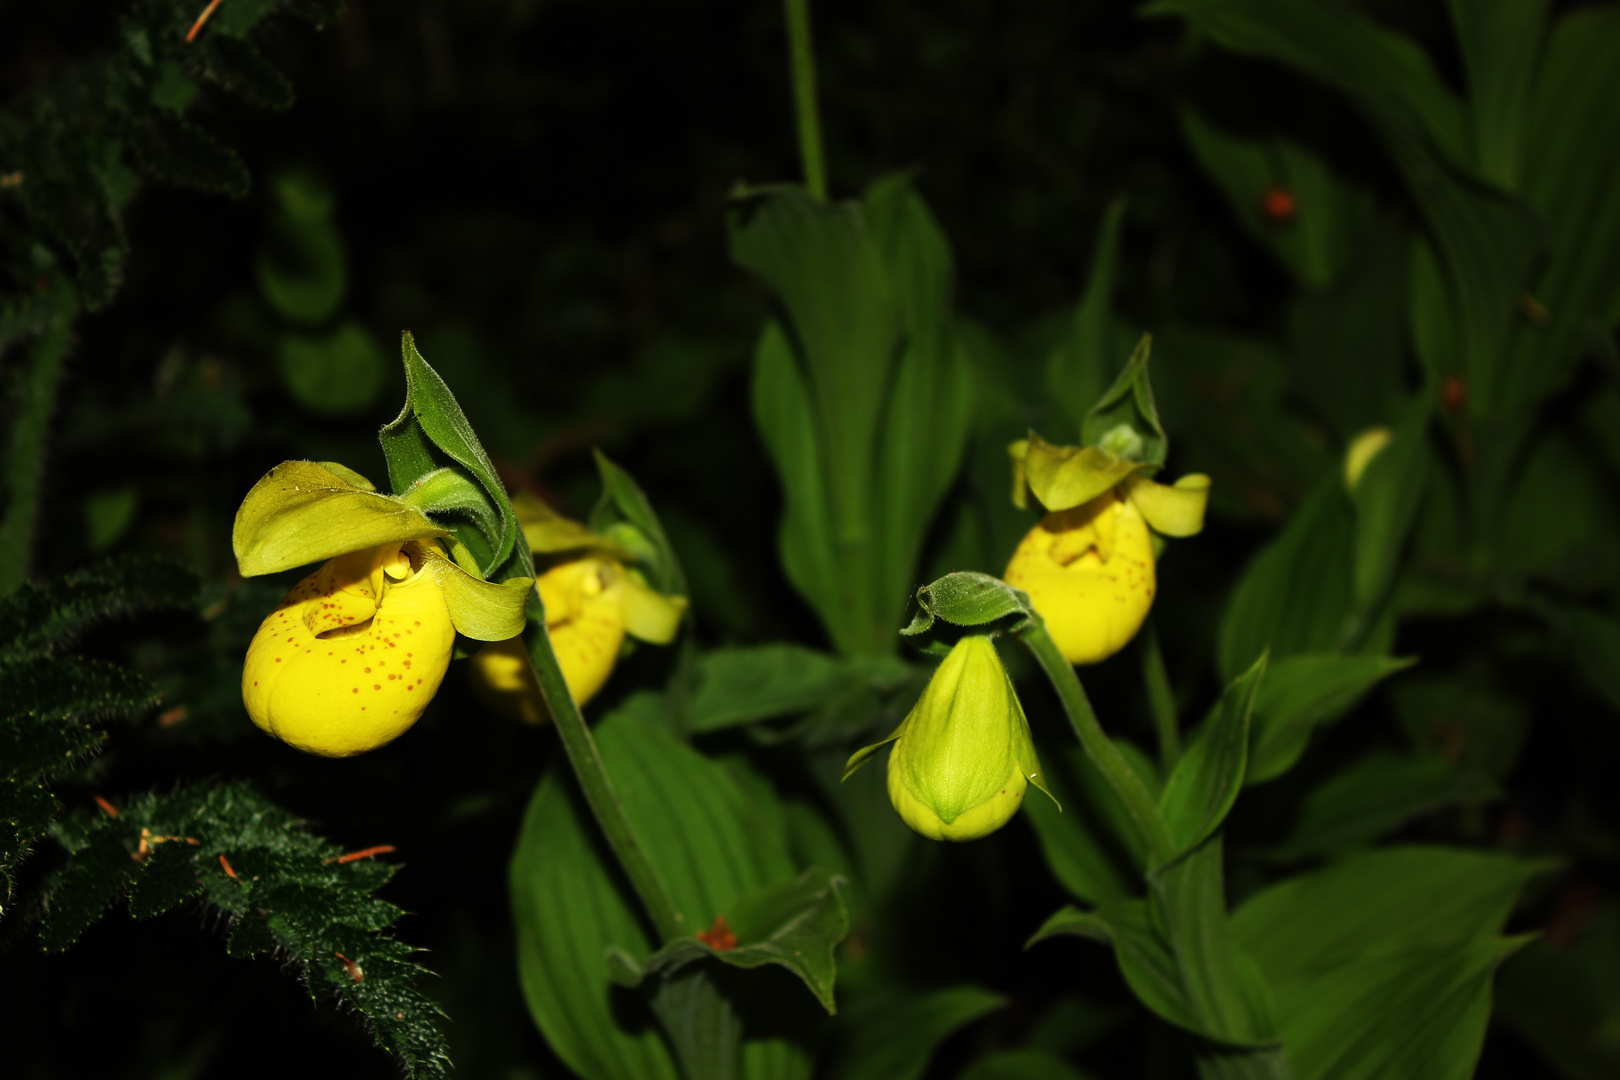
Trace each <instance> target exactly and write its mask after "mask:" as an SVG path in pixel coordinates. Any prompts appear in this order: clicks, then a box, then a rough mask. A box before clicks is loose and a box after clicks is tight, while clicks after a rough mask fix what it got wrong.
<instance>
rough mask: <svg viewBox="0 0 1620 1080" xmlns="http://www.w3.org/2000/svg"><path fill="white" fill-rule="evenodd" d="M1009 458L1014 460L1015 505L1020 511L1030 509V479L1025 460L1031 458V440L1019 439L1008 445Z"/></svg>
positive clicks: (1013, 499)
mask: <svg viewBox="0 0 1620 1080" xmlns="http://www.w3.org/2000/svg"><path fill="white" fill-rule="evenodd" d="M1007 456H1008V457H1010V458H1012V469H1013V486H1012V501H1013V505H1014V506H1016V507H1018V509H1020V510H1028V509H1029V479H1028V477H1026V476H1025V475H1024V459H1025V458H1026V457H1028V456H1029V440H1028V439H1019V440H1017V441H1015V442H1010V443H1008V444H1007Z"/></svg>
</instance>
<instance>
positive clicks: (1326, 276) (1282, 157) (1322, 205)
mask: <svg viewBox="0 0 1620 1080" xmlns="http://www.w3.org/2000/svg"><path fill="white" fill-rule="evenodd" d="M1181 128H1182V132H1183V134H1185V136H1186V138H1187V144H1188V145H1189V146H1190V147H1192V149H1193V152H1194V153H1195V154H1197V155H1198V160H1199V163H1200V164H1201V165H1203V167H1204V170H1205V171H1206V172H1208V173H1209V175H1210V177H1211V178H1212V179H1213V180H1214V181H1215V182H1216V183H1217V184H1218V185H1220V188H1221V192H1222V194H1224V195H1225V196H1226V200H1227V204H1228V205H1229V206H1230V207H1231V210H1232V212H1233V214H1234V215H1235V216H1236V217H1237V219H1238V221H1239V222H1240V223H1241V224H1242V225H1243V226H1244V228H1245V229H1247V230H1248V232H1249V235H1251V236H1253V237H1254V238H1255V239H1256V240H1258V241H1259V242H1260V243H1261V244H1263V245H1265V246H1266V247H1268V248H1270V249H1271V251H1272V252H1273V253H1275V254H1276V256H1277V258H1278V259H1279V260H1281V261H1282V263H1283V264H1284V265H1286V266H1287V267H1288V269H1289V270H1290V271H1292V273H1293V274H1294V276H1295V277H1296V278H1298V279H1299V281H1300V282H1301V283H1302V284H1304V285H1306V286H1309V287H1310V288H1312V289H1324V288H1327V287H1328V286H1329V285H1332V284H1333V283H1334V282H1335V281H1337V280H1338V279H1339V277H1340V275H1341V274H1343V273H1344V272H1345V270H1346V269H1347V268H1348V267H1349V265H1350V263H1351V261H1352V259H1353V258H1354V256H1355V254H1356V252H1357V248H1358V246H1359V245H1360V244H1361V243H1363V242H1364V240H1365V233H1366V230H1367V228H1368V226H1369V225H1371V223H1372V221H1373V219H1374V206H1373V199H1372V196H1371V195H1370V194H1369V193H1368V192H1366V191H1365V190H1363V189H1361V188H1359V187H1356V186H1353V185H1351V184H1349V183H1347V182H1346V181H1345V180H1344V179H1343V178H1342V177H1341V176H1340V175H1338V174H1336V173H1335V172H1334V171H1333V169H1332V168H1331V167H1330V166H1329V165H1328V163H1327V162H1326V161H1324V160H1322V158H1321V157H1320V156H1319V155H1317V154H1316V153H1314V152H1312V151H1311V150H1310V149H1308V148H1306V147H1304V146H1301V145H1300V144H1299V143H1296V142H1294V141H1292V140H1290V139H1284V138H1280V137H1272V138H1268V139H1246V138H1240V137H1238V136H1236V135H1231V134H1228V133H1227V132H1224V131H1221V130H1220V129H1219V128H1217V127H1215V126H1214V125H1212V124H1210V123H1209V122H1208V121H1206V120H1204V119H1203V118H1202V117H1201V116H1199V114H1198V113H1196V112H1194V111H1192V110H1191V109H1183V110H1182V112H1181ZM1274 188H1275V189H1280V190H1282V191H1286V192H1287V193H1288V194H1289V195H1291V196H1293V198H1294V205H1295V211H1294V215H1293V217H1292V218H1291V219H1290V220H1288V221H1286V222H1278V221H1273V220H1271V219H1270V218H1268V217H1267V216H1266V215H1265V213H1264V212H1263V207H1264V203H1265V196H1266V194H1267V192H1268V191H1270V190H1272V189H1274Z"/></svg>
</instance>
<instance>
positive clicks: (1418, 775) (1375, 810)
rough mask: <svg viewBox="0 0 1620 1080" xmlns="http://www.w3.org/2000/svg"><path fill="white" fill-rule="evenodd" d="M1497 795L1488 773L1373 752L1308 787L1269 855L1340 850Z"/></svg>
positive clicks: (1303, 855)
mask: <svg viewBox="0 0 1620 1080" xmlns="http://www.w3.org/2000/svg"><path fill="white" fill-rule="evenodd" d="M1500 794H1501V792H1500V790H1499V789H1498V788H1497V786H1496V784H1495V782H1494V781H1492V780H1491V779H1490V778H1489V777H1487V776H1484V775H1481V774H1478V773H1473V772H1467V771H1464V770H1462V769H1459V768H1457V766H1455V765H1453V764H1452V763H1451V762H1449V761H1447V760H1446V759H1445V758H1443V757H1440V756H1438V755H1415V756H1407V755H1401V754H1391V753H1385V752H1375V753H1372V754H1369V755H1367V756H1366V757H1364V758H1362V759H1361V760H1360V761H1357V762H1355V763H1354V764H1352V765H1350V766H1349V767H1347V768H1346V769H1344V770H1343V771H1342V772H1340V773H1339V774H1338V775H1337V776H1334V777H1333V778H1331V779H1329V780H1327V781H1326V782H1325V783H1323V784H1321V785H1320V786H1318V787H1317V788H1315V789H1314V790H1312V791H1311V793H1310V794H1309V795H1307V796H1306V797H1305V801H1304V804H1303V805H1302V806H1301V807H1300V809H1299V814H1298V817H1297V819H1296V821H1295V824H1294V828H1293V831H1292V832H1291V833H1289V835H1288V838H1287V839H1286V840H1284V841H1283V842H1282V843H1281V844H1279V845H1278V846H1277V847H1275V848H1273V849H1272V852H1271V854H1272V856H1273V857H1274V858H1277V859H1284V860H1292V859H1303V858H1308V857H1310V856H1313V855H1329V854H1334V853H1336V852H1342V851H1346V850H1348V849H1350V848H1354V847H1356V846H1357V845H1360V844H1365V843H1367V842H1369V841H1371V840H1374V839H1376V838H1377V837H1379V836H1381V835H1382V834H1384V833H1386V832H1388V831H1390V830H1391V829H1394V828H1396V827H1397V826H1400V825H1402V824H1404V823H1405V822H1406V821H1408V820H1409V819H1411V818H1413V817H1416V816H1418V815H1419V814H1425V813H1430V812H1432V811H1435V810H1438V809H1440V808H1442V807H1445V806H1452V805H1455V804H1457V803H1470V802H1484V801H1487V800H1490V799H1494V798H1496V797H1498V796H1499V795H1500Z"/></svg>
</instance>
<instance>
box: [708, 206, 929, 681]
mask: <svg viewBox="0 0 1620 1080" xmlns="http://www.w3.org/2000/svg"><path fill="white" fill-rule="evenodd" d="M731 249H732V255H733V257H734V258H736V259H737V261H738V262H740V263H741V264H742V265H744V266H746V267H747V268H748V269H750V270H752V271H753V272H754V273H756V274H758V275H759V276H760V278H761V279H763V280H764V281H765V283H766V284H767V285H769V286H770V287H771V289H772V291H774V292H775V293H776V295H777V296H778V297H779V298H780V299H781V302H782V306H783V308H784V309H785V310H786V312H787V315H788V319H789V326H790V329H791V334H792V338H791V341H792V345H791V347H790V353H789V356H788V357H786V359H787V360H788V361H789V362H791V363H794V364H796V365H799V366H800V368H801V370H802V378H803V388H804V390H805V391H807V392H808V400H807V401H806V402H804V404H803V405H802V406H799V408H802V409H804V410H805V411H806V412H807V413H808V415H809V416H810V417H811V418H812V424H813V428H814V430H815V432H816V441H817V443H818V444H819V452H820V476H821V481H820V482H821V485H822V487H823V491H824V496H823V498H824V499H825V503H824V506H825V509H826V514H827V527H828V529H829V532H830V536H829V537H828V539H829V540H830V541H831V546H830V547H829V548H825V549H823V551H822V552H821V553H820V554H819V558H820V559H824V560H829V561H835V562H836V570H837V572H836V576H833V577H832V578H831V579H830V581H831V584H832V585H833V586H834V589H835V591H833V592H826V591H822V590H821V589H819V588H818V590H817V591H814V592H809V593H807V598H808V599H809V600H810V601H811V603H812V605H813V606H814V607H816V609H817V610H818V611H819V612H820V613H821V615H822V618H823V621H825V622H827V623H828V628H829V630H830V631H832V633H833V636H834V641H835V642H836V643H837V644H838V646H839V650H840V651H841V652H887V651H890V650H891V649H892V648H893V645H892V640H893V639H892V638H890V637H889V635H888V633H887V632H885V631H883V630H881V629H880V628H879V626H878V623H879V621H880V620H878V619H877V618H876V613H877V611H878V610H880V607H879V605H880V604H881V605H882V608H887V607H888V606H889V604H894V605H895V606H898V598H893V599H889V600H888V601H887V603H885V602H884V601H883V599H882V598H881V597H879V596H876V595H874V588H875V587H877V582H878V578H877V577H876V574H877V558H878V555H877V549H876V546H875V545H876V544H877V543H878V540H877V538H876V536H875V532H874V504H873V496H874V493H875V492H876V490H877V488H876V474H875V470H874V468H873V463H874V461H876V460H877V455H878V453H879V447H880V445H881V442H880V434H881V432H880V428H881V424H880V421H881V419H882V417H883V412H884V397H885V391H886V389H887V387H888V386H889V382H890V375H891V370H892V368H893V367H894V363H895V359H896V356H897V353H898V349H899V345H900V342H901V335H902V332H903V323H902V315H901V312H900V310H899V305H898V303H897V301H896V298H895V290H894V287H893V285H892V284H891V282H890V280H889V275H888V272H887V269H886V267H885V265H884V260H883V257H882V255H881V253H880V252H879V250H878V246H877V244H876V242H875V241H874V238H873V237H872V235H871V232H870V230H869V228H868V225H867V222H866V219H865V214H864V213H863V211H862V209H861V207H860V206H858V205H856V204H852V203H838V204H829V203H819V202H816V201H815V200H813V199H811V198H809V197H808V196H807V195H805V194H804V193H802V192H800V191H798V190H796V189H784V190H779V191H776V192H773V193H772V194H771V195H770V196H768V197H766V198H765V199H764V201H763V202H762V204H761V205H759V206H758V207H756V208H754V210H753V214H752V216H751V217H749V218H748V219H747V220H746V221H739V222H738V223H736V224H734V226H733V229H732V240H731ZM761 396H763V394H761V393H760V392H759V391H756V398H758V397H761ZM756 415H759V410H758V409H757V408H756ZM766 437H767V440H768V441H769V440H771V439H772V438H773V436H771V435H769V434H767V436H766ZM801 445H802V443H801ZM782 471H783V474H784V477H786V478H788V480H789V481H790V482H791V481H793V480H795V479H797V477H798V470H797V469H795V470H793V471H791V472H790V471H789V470H788V469H786V468H784V469H783V470H782ZM801 482H802V481H801ZM789 490H790V491H791V490H792V489H791V488H790V489H789ZM790 498H791V495H790ZM787 555H788V552H787V551H784V556H787ZM792 570H793V567H792V566H791V564H790V572H792ZM795 583H796V584H800V587H801V588H803V587H804V586H803V584H802V583H801V582H800V581H799V579H798V578H797V577H796V578H795ZM817 584H818V585H821V584H822V583H821V582H819V581H818V582H817ZM835 605H838V606H841V607H842V608H843V609H845V611H846V612H847V614H843V615H834V616H833V617H829V611H830V610H831V609H832V608H833V607H834V606H835Z"/></svg>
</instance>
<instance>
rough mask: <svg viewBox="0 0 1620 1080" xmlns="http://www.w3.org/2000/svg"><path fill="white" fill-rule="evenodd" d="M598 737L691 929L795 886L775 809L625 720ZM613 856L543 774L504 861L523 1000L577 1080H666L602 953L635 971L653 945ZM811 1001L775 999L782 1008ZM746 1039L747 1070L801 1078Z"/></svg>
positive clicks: (784, 1048) (572, 798)
mask: <svg viewBox="0 0 1620 1080" xmlns="http://www.w3.org/2000/svg"><path fill="white" fill-rule="evenodd" d="M596 736H597V746H598V749H599V751H600V753H601V756H602V761H603V764H604V765H605V767H606V768H607V770H608V772H609V774H610V775H611V776H612V777H613V780H614V786H615V788H616V790H617V791H618V793H619V796H620V798H621V800H622V801H623V804H624V808H625V812H626V814H627V816H628V817H629V819H630V822H631V824H632V826H633V827H634V828H635V831H636V835H637V838H638V839H639V840H640V841H641V843H642V845H643V846H644V848H645V850H646V851H647V854H648V856H649V857H650V858H651V860H652V862H653V865H654V867H655V868H656V869H657V871H658V873H659V876H660V878H661V879H662V880H663V882H664V883H665V885H666V886H667V888H668V890H669V894H670V897H671V899H672V900H673V901H674V904H675V906H676V908H677V909H678V910H679V911H680V913H681V915H682V921H683V923H684V925H685V926H686V928H687V931H688V933H691V934H696V933H697V932H699V931H709V930H711V929H713V928H715V927H716V925H717V924H716V919H717V917H723V918H725V919H726V920H727V922H726V924H725V925H726V926H729V925H730V922H729V920H730V917H731V916H732V915H734V914H738V915H740V916H744V922H745V924H746V921H747V919H746V917H745V916H746V914H747V907H746V904H744V903H743V901H744V900H745V898H747V897H749V896H751V895H755V894H763V893H764V892H765V891H766V890H767V889H769V888H770V887H771V886H774V885H782V884H785V883H788V882H791V881H793V880H794V879H795V877H796V874H795V869H794V866H793V864H792V861H791V860H790V859H789V857H788V854H787V840H786V833H785V827H784V825H783V822H782V818H781V815H780V811H779V809H778V808H776V807H775V806H772V805H762V804H760V803H758V802H757V801H756V800H754V799H753V798H750V797H749V795H747V794H745V793H744V791H743V790H742V789H741V788H740V787H739V786H738V785H737V784H736V783H735V782H734V781H733V780H732V778H731V777H730V775H728V773H727V772H726V770H724V769H723V768H721V767H720V766H719V765H717V764H715V763H714V762H711V761H709V760H708V759H707V758H705V757H703V756H702V755H701V754H699V753H697V752H696V751H695V750H693V749H692V748H691V747H689V746H687V745H686V744H685V743H683V742H681V741H680V740H678V739H677V738H675V736H673V735H672V734H670V733H669V731H668V730H667V728H665V727H664V726H662V725H659V724H657V723H655V722H653V721H651V720H649V719H647V718H645V717H642V716H640V715H639V714H638V713H635V712H631V711H620V712H616V713H613V714H611V715H610V716H608V717H607V718H606V719H605V720H604V721H603V722H602V723H601V725H600V726H599V727H598V728H597V731H596ZM611 859H612V856H611V855H610V854H609V853H608V851H607V849H606V847H605V846H604V845H601V844H600V843H599V841H598V839H597V834H596V826H595V824H594V822H593V821H592V820H591V818H590V815H589V812H588V811H586V810H585V809H584V806H583V802H582V801H581V800H580V799H579V798H578V796H577V795H576V794H575V793H574V792H573V785H572V783H571V782H569V781H567V780H566V779H563V778H561V777H559V776H558V775H557V772H556V770H553V771H552V772H550V773H548V774H547V776H546V778H545V779H544V780H543V781H542V782H541V785H540V787H539V789H538V790H537V791H536V793H535V797H534V799H533V801H532V802H531V803H530V806H529V812H528V815H527V817H526V818H525V822H524V829H523V834H522V836H521V837H520V838H519V841H518V847H517V850H516V852H515V853H514V855H513V861H512V878H511V883H512V898H513V908H514V914H515V918H516V920H517V927H518V960H519V972H520V974H521V977H522V981H523V987H524V996H525V998H526V999H527V1000H528V1003H529V1009H530V1012H531V1014H532V1015H533V1016H534V1018H535V1022H536V1023H537V1024H538V1025H539V1026H540V1030H541V1031H542V1033H543V1034H544V1035H545V1036H546V1039H547V1041H548V1042H549V1043H550V1044H551V1046H552V1048H553V1049H554V1050H555V1051H556V1052H557V1054H558V1055H559V1056H560V1057H562V1059H563V1060H564V1061H565V1062H567V1063H568V1065H569V1067H570V1068H572V1069H574V1070H575V1071H576V1072H578V1073H580V1074H581V1075H582V1076H584V1077H587V1078H590V1080H595V1078H598V1077H601V1078H624V1080H639V1078H640V1077H644V1076H645V1077H658V1076H674V1075H675V1071H674V1065H673V1062H672V1060H671V1058H670V1055H669V1052H668V1050H667V1049H666V1048H665V1047H664V1044H663V1043H662V1042H661V1041H660V1040H659V1039H658V1038H657V1037H656V1035H655V1034H654V1033H653V1032H652V1031H649V1030H647V1029H644V1028H640V1027H637V1026H635V1022H634V1019H633V1018H634V1017H635V1016H636V1015H637V1014H638V1013H639V1014H640V1015H641V1016H643V1017H645V1018H646V1019H647V1021H648V1022H650V1020H651V1017H650V1016H649V1015H648V1014H647V1013H645V1012H642V1011H641V1010H642V1008H643V1006H642V1004H641V1003H640V1001H639V1000H638V999H636V998H634V997H625V996H624V995H626V994H628V993H630V992H629V991H627V990H626V989H624V988H623V987H619V986H616V985H615V984H614V983H613V982H612V981H611V979H610V974H609V967H608V964H607V956H608V952H609V950H610V948H611V949H613V950H616V951H617V952H620V953H622V954H623V955H624V957H625V958H627V959H628V960H629V961H630V963H631V964H632V965H633V966H634V967H643V966H645V965H646V964H647V962H648V958H649V957H650V956H651V955H652V954H653V953H654V951H655V947H656V945H657V944H658V943H657V942H655V941H653V940H652V939H651V938H650V937H649V934H648V931H647V929H646V928H645V926H644V924H643V923H642V922H641V919H640V914H639V912H638V911H637V909H636V907H635V906H634V905H635V900H634V898H633V895H632V894H630V893H629V891H628V889H627V888H626V887H625V886H624V885H623V883H622V879H621V878H620V877H619V875H618V874H617V873H616V872H615V870H614V869H612V868H611V865H612V864H611ZM739 905H742V907H741V910H739ZM767 936H768V935H767ZM624 970H625V968H624V967H623V966H622V965H621V966H620V967H619V971H620V973H621V975H622V974H623V972H624ZM797 994H799V995H803V994H804V991H803V990H798V991H797ZM808 1001H809V999H808V998H807V997H800V998H798V1001H797V1003H795V1002H794V999H793V998H791V997H789V998H784V999H783V1000H782V1002H781V1007H782V1008H794V1007H802V1006H803V1005H804V1004H807V1003H808ZM741 1004H742V1003H738V1002H733V1003H732V1006H733V1007H741ZM626 1025H628V1026H626ZM744 1038H745V1043H744V1048H743V1057H744V1060H745V1061H746V1062H750V1063H755V1064H750V1066H749V1067H750V1068H754V1067H756V1064H757V1067H758V1068H761V1069H766V1067H767V1065H769V1066H770V1068H780V1069H784V1070H787V1071H788V1072H789V1073H790V1074H798V1073H801V1070H802V1072H803V1073H807V1072H808V1067H809V1059H808V1058H807V1057H806V1051H805V1050H804V1049H803V1048H802V1047H800V1046H799V1045H797V1044H795V1043H793V1042H791V1041H788V1040H784V1039H779V1038H773V1037H770V1036H767V1035H764V1034H763V1033H761V1034H759V1035H755V1036H752V1037H751V1036H750V1033H748V1032H745V1035H744ZM750 1043H758V1044H759V1045H758V1046H755V1047H750V1045H749V1044H750ZM767 1071H768V1070H767Z"/></svg>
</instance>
